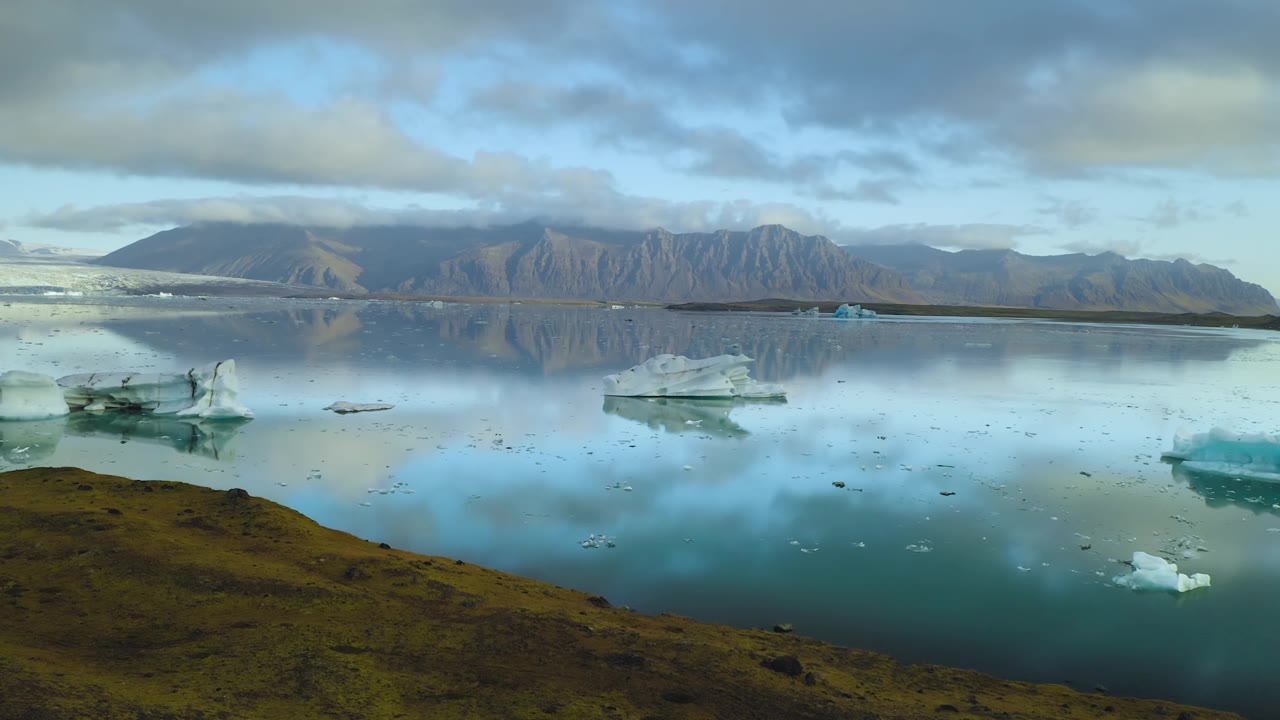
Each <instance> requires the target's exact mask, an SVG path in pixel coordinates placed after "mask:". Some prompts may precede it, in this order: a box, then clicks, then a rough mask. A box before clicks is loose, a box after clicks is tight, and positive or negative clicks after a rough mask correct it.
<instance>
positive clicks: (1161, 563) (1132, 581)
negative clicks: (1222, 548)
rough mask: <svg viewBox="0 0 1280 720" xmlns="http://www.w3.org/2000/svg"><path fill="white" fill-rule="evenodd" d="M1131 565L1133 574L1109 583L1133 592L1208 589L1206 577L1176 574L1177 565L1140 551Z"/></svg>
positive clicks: (1207, 578)
mask: <svg viewBox="0 0 1280 720" xmlns="http://www.w3.org/2000/svg"><path fill="white" fill-rule="evenodd" d="M1131 564H1132V565H1133V572H1131V573H1129V574H1128V575H1117V576H1116V577H1114V578H1112V580H1111V581H1112V582H1114V583H1115V584H1116V585H1119V586H1121V587H1127V588H1132V589H1134V590H1164V591H1168V592H1180V593H1182V592H1187V591H1189V590H1195V589H1196V588H1202V587H1209V576H1208V575H1206V574H1204V573H1196V574H1194V575H1191V576H1189V577H1188V576H1187V575H1186V574H1185V573H1180V572H1178V566H1177V565H1175V564H1173V563H1171V562H1169V561H1168V560H1165V559H1164V558H1160V557H1156V556H1155V555H1148V554H1147V553H1144V552H1142V551H1140V550H1139V551H1137V552H1135V553H1134V554H1133V561H1132V563H1131Z"/></svg>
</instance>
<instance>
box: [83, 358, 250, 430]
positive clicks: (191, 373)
mask: <svg viewBox="0 0 1280 720" xmlns="http://www.w3.org/2000/svg"><path fill="white" fill-rule="evenodd" d="M58 385H60V386H62V388H63V398H64V399H65V401H66V404H67V405H68V406H70V408H71V409H72V410H85V411H88V412H109V411H132V412H137V411H142V412H151V413H155V414H157V415H175V416H177V417H201V418H210V419H213V418H247V417H253V411H252V410H250V409H249V408H247V407H245V406H244V405H241V404H240V381H239V379H237V378H236V362H235V360H223V361H221V362H214V363H209V364H208V365H205V366H203V367H198V368H191V369H190V370H187V371H186V372H175V373H84V374H80V375H67V376H66V377H61V378H58Z"/></svg>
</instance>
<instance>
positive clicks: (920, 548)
mask: <svg viewBox="0 0 1280 720" xmlns="http://www.w3.org/2000/svg"><path fill="white" fill-rule="evenodd" d="M907 550H910V551H911V552H913V553H927V552H933V543H931V542H929V541H928V540H921V541H919V542H914V543H911V544H910V545H908V546H907Z"/></svg>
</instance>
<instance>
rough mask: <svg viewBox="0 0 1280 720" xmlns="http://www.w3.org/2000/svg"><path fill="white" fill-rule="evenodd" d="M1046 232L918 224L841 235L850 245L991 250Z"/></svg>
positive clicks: (1013, 227)
mask: <svg viewBox="0 0 1280 720" xmlns="http://www.w3.org/2000/svg"><path fill="white" fill-rule="evenodd" d="M1045 232H1046V231H1045V229H1044V228H1041V227H1038V226H1035V225H1003V224H997V223H969V224H963V225H930V224H926V223H914V224H901V225H882V226H880V227H877V228H855V229H847V230H844V231H841V232H840V233H839V235H838V237H839V240H840V242H841V243H843V244H847V245H928V246H930V247H935V248H950V249H956V250H991V249H1009V248H1015V247H1017V246H1018V239H1019V238H1022V237H1026V236H1029V235H1042V234H1044V233H1045Z"/></svg>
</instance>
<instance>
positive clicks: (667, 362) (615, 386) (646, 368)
mask: <svg viewBox="0 0 1280 720" xmlns="http://www.w3.org/2000/svg"><path fill="white" fill-rule="evenodd" d="M751 362H754V361H753V360H752V359H751V358H749V357H747V356H746V355H717V356H715V357H710V358H703V359H701V360H690V359H689V358H687V357H685V356H683V355H670V354H662V355H657V356H654V357H651V358H649V359H648V360H645V361H644V362H642V363H640V364H639V365H636V366H635V367H633V368H631V369H629V370H624V371H623V372H620V373H615V374H613V375H606V376H605V378H604V394H605V395H617V396H623V397H702V398H731V397H742V398H780V397H785V396H786V394H787V393H786V390H784V389H783V388H782V386H781V385H778V384H775V383H760V382H756V381H755V380H753V379H751V377H750V374H749V373H750V371H749V370H747V364H748V363H751Z"/></svg>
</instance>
